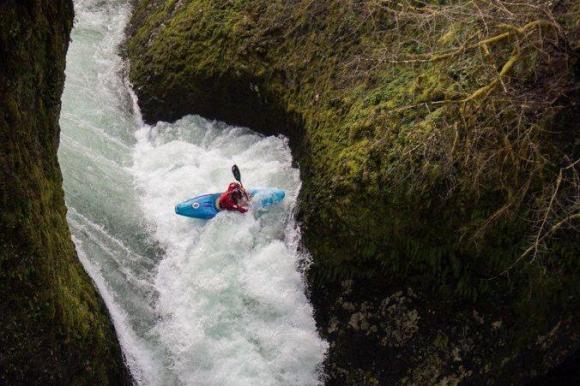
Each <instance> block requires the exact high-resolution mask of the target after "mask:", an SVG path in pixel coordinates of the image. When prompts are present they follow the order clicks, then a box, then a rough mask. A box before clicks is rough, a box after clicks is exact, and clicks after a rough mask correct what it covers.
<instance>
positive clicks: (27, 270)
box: [0, 0, 130, 385]
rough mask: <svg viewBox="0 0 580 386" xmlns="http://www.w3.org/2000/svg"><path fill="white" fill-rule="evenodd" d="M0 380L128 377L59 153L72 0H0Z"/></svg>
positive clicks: (105, 381)
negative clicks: (77, 237)
mask: <svg viewBox="0 0 580 386" xmlns="http://www.w3.org/2000/svg"><path fill="white" fill-rule="evenodd" d="M0 21H1V22H0V161H1V162H0V298H1V299H2V300H1V301H0V384H2V385H116V384H119V385H121V384H130V378H129V375H128V373H127V371H126V369H125V366H124V363H123V358H122V353H121V350H120V347H119V344H118V342H117V338H116V336H115V333H114V329H113V326H112V324H111V323H110V321H109V319H108V315H107V311H106V308H105V306H104V304H103V302H102V301H101V299H100V297H99V295H98V293H97V292H96V290H95V289H94V288H93V286H92V283H91V280H90V278H89V277H88V275H87V274H86V273H85V271H84V270H83V267H82V266H81V264H80V262H79V261H78V259H77V257H76V253H75V249H74V245H73V243H72V241H71V237H70V233H69V230H68V226H67V223H66V218H65V214H66V208H65V204H64V199H63V190H62V177H61V173H60V169H59V165H58V161H57V149H58V144H59V131H60V130H59V125H58V120H59V114H60V106H61V102H60V97H61V94H62V91H63V83H64V68H65V56H66V51H67V47H68V44H69V35H70V29H71V27H72V23H73V5H72V1H70V0H29V1H19V0H8V1H2V2H1V3H0Z"/></svg>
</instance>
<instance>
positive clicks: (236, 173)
mask: <svg viewBox="0 0 580 386" xmlns="http://www.w3.org/2000/svg"><path fill="white" fill-rule="evenodd" d="M232 173H233V174H234V178H235V179H236V180H237V181H238V182H240V183H241V182H242V175H241V174H240V169H238V165H234V166H232Z"/></svg>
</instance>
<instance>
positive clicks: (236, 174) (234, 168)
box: [232, 164, 250, 200]
mask: <svg viewBox="0 0 580 386" xmlns="http://www.w3.org/2000/svg"><path fill="white" fill-rule="evenodd" d="M232 174H233V175H234V178H235V179H236V181H238V182H239V183H240V186H241V187H242V191H243V192H244V195H245V196H246V199H248V200H249V199H250V197H249V196H248V193H247V192H246V189H245V188H244V185H243V184H242V174H241V173H240V169H239V168H238V165H235V164H234V166H232Z"/></svg>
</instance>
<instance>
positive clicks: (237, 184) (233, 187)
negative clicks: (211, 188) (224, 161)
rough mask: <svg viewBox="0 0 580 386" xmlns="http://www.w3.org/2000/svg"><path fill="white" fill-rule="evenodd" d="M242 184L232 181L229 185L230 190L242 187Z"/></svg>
mask: <svg viewBox="0 0 580 386" xmlns="http://www.w3.org/2000/svg"><path fill="white" fill-rule="evenodd" d="M241 187H242V186H241V185H240V183H239V182H232V183H231V184H230V186H228V190H234V189H240V188H241Z"/></svg>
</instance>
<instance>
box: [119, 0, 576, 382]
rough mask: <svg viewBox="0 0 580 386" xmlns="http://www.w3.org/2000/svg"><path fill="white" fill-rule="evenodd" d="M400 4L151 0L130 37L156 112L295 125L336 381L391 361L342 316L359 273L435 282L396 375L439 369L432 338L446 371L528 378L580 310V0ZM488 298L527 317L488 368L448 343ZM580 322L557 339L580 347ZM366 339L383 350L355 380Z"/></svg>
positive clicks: (290, 130)
mask: <svg viewBox="0 0 580 386" xmlns="http://www.w3.org/2000/svg"><path fill="white" fill-rule="evenodd" d="M387 3H388V4H387ZM387 3H385V2H376V1H370V0H368V1H366V0H365V1H347V2H336V1H314V2H312V1H308V0H304V1H295V2H283V1H266V0H254V1H243V0H242V1H235V2H232V1H226V0H195V1H193V0H190V1H187V0H186V1H168V0H167V1H166V0H155V1H154V0H141V1H138V2H137V4H136V8H135V11H134V14H133V17H132V19H131V22H130V25H129V27H128V32H129V37H128V40H127V41H126V43H125V45H124V47H123V50H124V53H125V55H126V56H127V57H128V58H129V60H130V62H131V67H130V79H131V81H132V82H133V84H134V85H135V90H136V92H137V95H138V97H139V104H140V106H141V109H142V112H143V115H144V118H145V120H146V121H148V122H155V121H157V120H160V119H162V120H175V119H178V118H180V117H181V116H182V115H184V114H187V113H196V114H200V115H203V116H206V117H208V118H217V119H221V120H225V121H227V122H229V123H232V124H238V125H245V126H249V127H251V128H252V129H254V130H257V131H260V132H263V133H265V134H272V133H283V134H285V135H287V136H288V137H289V138H290V145H291V148H292V151H293V153H294V156H295V160H296V162H297V164H298V165H299V166H300V170H301V177H302V181H303V186H302V190H301V193H300V204H299V205H300V213H299V218H300V220H301V222H302V231H303V241H304V244H305V246H306V248H307V249H308V250H309V252H310V253H311V254H312V256H313V264H312V266H311V267H310V269H309V272H308V281H309V287H310V290H311V298H312V301H313V304H314V305H315V308H316V317H317V322H318V324H319V328H320V330H321V332H322V333H323V335H325V336H327V337H328V338H329V339H331V340H332V339H337V340H336V342H338V343H337V344H335V345H333V346H332V348H331V350H330V354H329V357H328V358H329V359H328V360H327V362H326V366H327V369H330V368H333V369H335V370H336V371H334V372H332V374H333V375H331V378H330V379H329V380H328V383H329V384H334V383H333V382H336V384H341V382H342V384H344V383H345V382H347V383H348V382H350V383H351V384H356V382H360V379H375V377H374V376H372V375H371V374H375V375H377V374H378V375H377V377H376V379H378V380H379V381H381V382H383V381H384V382H386V379H387V378H384V377H387V375H385V374H387V373H388V371H389V369H388V368H385V367H388V366H391V364H390V363H389V360H388V359H386V358H390V357H389V355H390V354H389V355H387V354H385V353H384V351H381V350H382V349H378V348H377V347H378V346H377V344H378V343H377V342H376V339H375V340H374V341H373V339H370V340H369V339H366V338H365V339H359V338H357V336H358V335H357V334H359V335H360V333H356V334H350V333H349V334H347V335H341V336H340V337H334V335H328V334H327V333H326V332H325V327H326V325H327V324H328V323H331V321H332V320H335V319H336V320H339V319H340V317H339V316H340V315H339V314H337V312H338V311H336V310H335V309H334V308H333V307H334V306H333V305H334V304H335V302H336V301H337V299H339V298H340V297H341V296H342V295H341V294H342V286H341V284H340V283H341V282H344V281H345V280H351V279H353V280H354V281H353V283H355V284H353V285H354V286H355V287H356V286H360V287H361V288H359V289H358V291H355V292H357V296H356V299H353V302H354V303H356V304H362V303H364V302H365V301H366V302H369V303H370V304H375V305H377V307H378V304H381V302H382V301H383V300H384V299H385V298H387V297H389V296H391V295H392V294H393V293H396V292H398V291H399V290H401V289H405V288H407V287H412V288H414V289H415V290H416V292H417V294H418V296H419V297H420V300H418V303H419V304H420V307H421V308H420V309H419V314H420V315H421V318H422V319H421V324H420V329H419V333H418V337H417V338H416V339H415V340H412V341H410V342H409V343H408V345H407V346H408V347H407V348H406V349H407V350H408V355H409V357H408V361H407V365H406V366H407V367H405V366H401V367H400V368H398V369H397V372H396V374H397V376H396V377H398V378H397V379H398V381H401V380H402V379H403V378H405V377H406V379H408V380H409V382H411V381H412V380H413V379H416V382H417V383H418V384H421V383H422V384H429V382H431V381H433V380H432V379H430V380H429V381H426V380H425V379H426V378H425V377H424V376H423V375H421V374H427V373H429V374H431V372H430V371H431V370H429V371H427V370H428V369H424V370H425V371H424V372H421V371H419V367H420V366H419V362H420V361H419V360H418V359H417V358H420V357H421V355H422V356H423V357H424V356H425V355H427V356H430V357H432V358H433V363H441V366H440V367H441V368H440V369H439V370H440V371H441V373H437V372H435V373H437V374H439V375H437V377H436V378H437V379H435V383H436V382H443V380H445V379H448V381H449V382H454V381H453V380H454V379H459V378H461V379H468V378H469V379H472V380H473V381H474V382H480V383H482V384H483V382H485V381H484V379H485V377H486V376H488V375H486V374H489V373H490V371H491V373H494V374H495V377H494V378H493V379H494V381H495V382H496V383H498V384H506V383H514V382H519V381H522V380H525V379H528V378H530V377H532V376H533V371H536V372H537V373H541V372H544V371H545V370H546V369H547V368H549V367H550V366H552V365H554V361H552V362H550V361H548V360H545V361H544V360H543V359H541V358H544V357H545V355H546V353H545V352H542V351H541V350H539V349H538V348H537V347H536V346H534V342H535V341H536V340H537V339H538V336H544V335H545V334H547V333H548V332H549V331H551V330H552V329H553V328H554V326H556V325H558V323H564V324H565V325H567V326H571V325H576V323H577V320H578V319H577V318H578V314H577V310H578V305H579V302H578V293H580V292H579V291H578V290H579V289H580V288H579V283H578V280H577V277H578V274H579V269H580V264H579V260H578V252H577V249H578V248H577V247H578V243H579V241H580V238H579V234H578V232H577V230H576V229H577V228H575V227H577V225H578V224H577V221H578V215H577V195H576V196H575V194H576V193H574V192H577V188H578V185H577V176H578V164H574V160H577V159H578V157H579V145H580V141H579V140H578V138H579V135H578V134H579V130H578V125H577V123H576V122H577V121H578V118H579V114H578V108H577V106H578V99H579V95H578V89H577V84H578V76H579V74H580V66H579V62H578V46H577V44H575V43H574V42H575V41H577V37H578V30H579V28H580V26H579V25H578V23H577V20H578V19H577V10H578V7H577V4H575V2H574V1H559V2H554V3H550V4H547V3H545V2H543V1H540V0H537V1H532V2H529V6H521V7H520V6H515V5H513V4H510V3H509V2H495V3H493V4H492V3H486V4H485V5H479V6H480V7H481V8H480V9H478V8H477V7H476V5H475V4H474V3H473V2H466V1H458V0H456V1H455V0H452V1H430V2H415V1H399V2H387ZM546 15H550V16H551V18H547V17H546ZM540 47H543V49H540ZM548 47H549V48H548ZM574 181H576V182H574ZM552 198H553V199H552ZM550 202H552V203H554V202H558V203H559V204H557V208H558V209H556V207H554V206H553V205H552V204H550ZM534 240H535V241H537V243H536V244H535V246H534ZM536 246H537V248H536ZM530 248H531V249H530ZM363 288H366V289H367V291H364V290H363ZM473 308H476V309H480V310H481V309H482V310H485V317H484V319H486V320H490V319H493V320H496V321H497V320H500V319H501V320H505V319H509V320H510V323H508V324H509V326H507V327H506V325H505V324H504V325H503V326H504V329H503V330H502V331H505V335H506V339H508V340H511V341H513V342H514V343H513V344H511V345H509V346H506V345H505V340H501V339H499V337H497V336H495V335H494V332H493V331H492V330H490V332H489V334H482V335H480V336H479V338H477V339H476V342H477V343H474V344H475V349H474V350H472V351H471V354H470V356H469V358H465V359H464V362H465V363H469V366H471V368H467V367H465V368H464V370H465V371H463V370H462V371H459V369H458V368H454V369H451V368H449V367H446V366H447V364H448V362H449V361H451V362H452V361H453V360H452V359H449V358H452V356H450V355H447V354H446V355H444V356H441V355H439V354H437V353H436V352H435V351H434V350H435V349H434V348H433V347H432V346H433V342H434V341H436V337H437V336H439V335H445V336H448V337H449V339H450V342H455V343H456V344H459V342H460V341H462V340H461V339H462V338H460V337H459V336H458V331H460V330H461V326H464V327H465V328H469V329H475V328H476V327H477V324H476V322H474V320H473V318H472V317H471V313H472V310H473ZM429 309H437V310H439V311H440V314H438V315H440V316H428V315H429V311H428V310H429ZM480 312H483V311H480ZM446 313H448V314H449V315H452V317H450V320H449V321H448V323H447V325H445V315H446ZM474 323H475V324H474ZM344 325H345V326H346V325H348V323H345V324H344ZM345 328H346V327H345ZM573 330H574V329H573V328H568V329H562V330H559V331H560V332H559V334H560V333H561V334H562V336H561V337H560V338H558V339H556V340H555V341H558V342H559V343H557V344H556V346H555V347H556V348H554V351H558V352H560V353H567V352H570V351H572V350H574V349H576V348H577V347H578V337H577V335H574V334H573V333H572V331H573ZM341 342H342V343H341ZM357 342H358V343H357ZM502 342H504V343H502ZM349 347H350V348H349ZM357 350H358V352H361V350H362V351H367V352H374V354H369V355H370V357H368V358H367V357H365V358H367V359H368V361H367V363H366V364H365V363H358V364H357V366H360V367H359V368H358V370H356V371H355V369H353V370H352V373H349V374H350V378H349V376H347V375H344V371H347V373H348V370H345V369H348V367H349V365H348V363H349V361H351V360H354V358H355V357H356V352H357ZM373 350H374V351H373ZM349 353H350V354H349ZM379 353H383V354H385V355H382V354H379ZM381 355H382V356H381ZM554 355H555V354H554ZM562 355H564V354H562ZM486 356H487V358H486ZM381 358H382V359H381ZM478 358H479V359H478ZM482 358H483V359H487V360H488V362H489V363H485V364H483V363H481V362H482V361H483V359H482ZM506 358H508V359H506ZM522 358H528V360H527V361H528V364H526V363H523V362H522V360H523V359H522ZM549 362H550V363H551V364H549ZM466 366H467V364H466ZM534 366H537V368H535V369H533V367H534ZM337 369H339V370H340V371H339V370H337ZM445 369H447V370H448V371H450V373H449V374H450V375H449V377H448V378H446V375H445V373H444V371H447V370H445ZM484 369H488V370H485V371H484ZM489 369H491V370H489ZM514 369H515V370H514ZM343 370H344V371H343ZM439 370H438V371H439ZM532 370H533V371H532ZM340 374H342V375H340ZM405 374H407V375H405ZM333 377H334V378H333ZM341 377H342V378H341ZM361 377H362V378H361ZM454 377H455V378H454ZM347 379H351V381H347ZM355 379H356V380H358V381H356V380H355ZM389 379H390V378H389ZM390 380H391V381H393V379H390ZM421 380H422V381H421ZM373 382H374V381H372V382H371V381H369V384H372V383H373Z"/></svg>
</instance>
